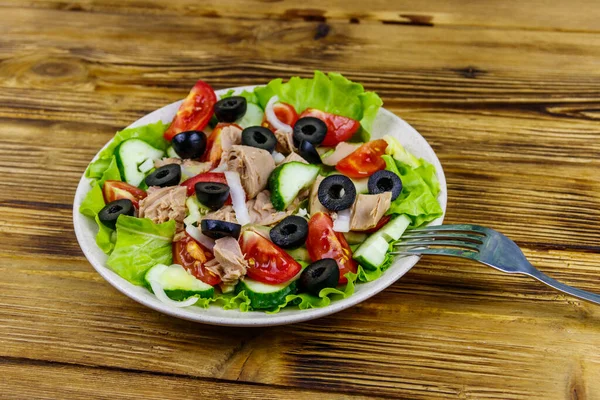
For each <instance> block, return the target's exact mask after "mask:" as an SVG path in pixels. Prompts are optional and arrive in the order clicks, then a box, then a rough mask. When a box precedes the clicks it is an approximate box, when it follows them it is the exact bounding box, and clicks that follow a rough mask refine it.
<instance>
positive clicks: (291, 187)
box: [269, 161, 321, 211]
mask: <svg viewBox="0 0 600 400" xmlns="http://www.w3.org/2000/svg"><path fill="white" fill-rule="evenodd" d="M320 169H321V168H320V167H319V166H318V165H313V164H304V163H301V162H297V161H292V162H289V163H285V164H283V165H280V166H279V167H277V168H275V170H273V172H272V173H271V176H270V177H269V190H270V191H271V203H273V207H275V209H276V210H279V211H283V210H285V209H286V208H287V207H288V206H289V205H290V204H291V203H292V201H294V199H295V198H296V197H297V196H298V193H300V191H302V190H303V189H306V188H308V187H309V186H310V185H311V184H312V183H313V182H314V181H315V179H316V178H317V175H318V174H319V171H320Z"/></svg>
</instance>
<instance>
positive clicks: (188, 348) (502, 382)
mask: <svg viewBox="0 0 600 400" xmlns="http://www.w3.org/2000/svg"><path fill="white" fill-rule="evenodd" d="M527 255H528V256H529V257H530V258H531V259H532V261H533V262H534V263H536V264H539V265H540V266H545V267H546V268H545V269H546V270H547V271H548V272H549V273H555V272H559V273H558V274H556V273H555V276H556V277H557V278H561V279H564V280H565V281H566V282H567V283H574V284H578V285H579V286H580V287H583V288H586V289H594V285H595V288H596V290H597V287H598V278H597V277H596V279H595V281H592V280H591V278H590V276H591V275H592V274H593V271H594V270H595V265H597V261H598V255H597V254H591V253H590V254H587V255H586V253H572V252H567V251H533V252H531V251H527ZM561 264H563V266H562V267H561ZM564 264H566V265H568V268H564ZM0 269H1V272H2V273H0V286H1V287H2V288H3V296H2V301H1V303H2V304H1V307H0V343H1V345H0V357H10V358H19V359H20V358H27V359H33V360H45V361H55V362H60V363H76V364H85V365H90V366H97V367H109V368H119V369H132V370H136V371H138V370H144V371H152V372H156V373H167V374H176V375H185V376H191V377H202V378H211V379H213V378H217V379H227V380H236V381H241V382H254V383H262V384H275V385H283V386H296V387H302V388H305V389H311V390H321V389H322V390H335V391H340V392H344V393H364V394H367V393H368V394H369V395H380V396H395V395H399V394H401V395H402V396H403V397H409V398H416V399H421V398H423V399H425V398H446V397H448V396H458V395H462V396H466V398H468V397H469V396H471V397H473V398H491V399H509V398H523V397H527V396H529V397H530V398H548V399H552V398H563V396H565V395H566V394H567V393H570V392H569V391H570V390H572V385H575V386H576V387H577V390H579V391H580V392H579V393H581V391H584V392H587V393H595V391H597V390H600V386H598V385H599V383H600V382H598V381H597V380H596V379H594V377H595V376H597V374H598V373H600V354H598V352H597V351H596V349H595V343H596V341H597V338H598V328H599V327H598V324H597V323H596V322H595V321H597V319H598V317H599V316H600V314H599V313H600V310H599V309H598V307H595V306H593V305H589V304H587V303H584V302H580V301H576V300H573V299H572V298H569V297H565V296H563V295H560V294H557V293H556V292H553V291H551V290H549V289H546V288H544V287H543V286H540V285H539V284H537V283H535V282H533V281H530V280H528V279H525V278H518V277H512V276H506V275H500V273H498V272H495V271H493V270H491V269H489V268H484V267H480V266H475V265H472V264H470V265H463V264H461V263H460V262H457V261H449V260H445V259H441V258H440V259H429V260H427V259H426V260H424V262H423V263H420V264H419V265H418V266H417V267H416V268H415V269H414V270H413V271H411V272H410V273H409V274H408V275H407V276H406V277H405V278H403V279H402V280H400V281H399V282H397V283H396V284H394V285H393V286H392V287H391V288H389V289H388V290H386V291H384V292H383V293H381V294H379V295H377V296H375V297H374V298H372V299H370V300H368V301H366V302H364V303H361V304H360V305H359V306H356V307H353V308H352V309H349V310H346V311H344V312H341V313H338V314H336V315H333V316H331V317H328V318H324V319H320V320H317V321H313V322H310V323H304V324H297V325H293V326H288V327H276V328H254V329H250V328H243V329H239V328H238V329H231V328H225V327H211V326H203V325H198V324H194V323H190V322H187V321H182V320H177V319H174V318H171V317H167V316H165V315H161V314H159V313H156V312H154V311H152V310H149V309H147V308H145V307H143V306H141V305H139V304H137V303H134V302H133V301H131V300H129V299H127V298H125V297H124V296H123V295H121V294H120V293H118V292H117V291H116V290H114V289H112V288H110V287H109V286H108V285H107V284H106V283H105V282H103V281H102V279H101V278H100V277H99V276H98V275H97V274H95V272H93V271H92V270H91V268H90V267H89V266H88V265H87V263H85V261H81V260H71V261H66V260H62V259H61V260H54V261H53V260H51V259H40V258H37V257H29V258H24V257H22V256H20V257H18V258H12V257H2V258H1V259H0ZM444 271H446V272H444ZM586 277H587V278H588V279H590V280H589V281H587V282H586ZM23 288H27V290H25V291H24V290H23ZM53 288H54V289H53ZM505 332H510V335H509V336H507V335H505V334H504V333H505ZM574 332H576V334H574ZM533 371H536V372H533Z"/></svg>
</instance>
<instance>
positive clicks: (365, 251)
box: [353, 233, 390, 269]
mask: <svg viewBox="0 0 600 400" xmlns="http://www.w3.org/2000/svg"><path fill="white" fill-rule="evenodd" d="M389 247H390V245H389V244H388V242H387V240H385V238H384V237H383V236H379V235H377V234H376V233H375V234H373V235H372V236H371V237H370V238H368V239H367V240H366V241H365V242H364V243H363V244H362V245H361V246H360V247H359V248H358V249H357V250H356V251H355V252H354V256H353V258H354V259H355V260H356V261H358V263H359V264H360V265H362V266H363V267H365V268H367V269H377V268H379V266H380V265H381V264H383V261H384V260H385V255H386V253H387V251H388V249H389Z"/></svg>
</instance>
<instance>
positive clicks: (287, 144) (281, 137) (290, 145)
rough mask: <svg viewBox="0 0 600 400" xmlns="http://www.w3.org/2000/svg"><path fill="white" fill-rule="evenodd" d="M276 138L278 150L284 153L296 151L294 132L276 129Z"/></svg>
mask: <svg viewBox="0 0 600 400" xmlns="http://www.w3.org/2000/svg"><path fill="white" fill-rule="evenodd" d="M275 139H277V148H276V150H277V151H278V152H280V153H281V154H283V155H288V154H290V153H292V152H293V151H294V140H293V139H292V134H291V133H287V132H284V131H280V130H277V131H275Z"/></svg>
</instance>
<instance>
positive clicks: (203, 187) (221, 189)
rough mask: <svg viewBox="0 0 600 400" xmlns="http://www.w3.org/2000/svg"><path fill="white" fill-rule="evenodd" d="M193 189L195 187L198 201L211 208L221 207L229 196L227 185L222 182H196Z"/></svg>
mask: <svg viewBox="0 0 600 400" xmlns="http://www.w3.org/2000/svg"><path fill="white" fill-rule="evenodd" d="M194 189H196V197H197V198H198V201H199V202H200V203H202V204H203V205H205V206H206V207H208V208H210V209H211V210H218V209H219V208H221V207H223V204H225V201H227V198H228V197H229V186H227V185H226V184H224V183H217V182H198V183H196V185H195V186H194Z"/></svg>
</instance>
